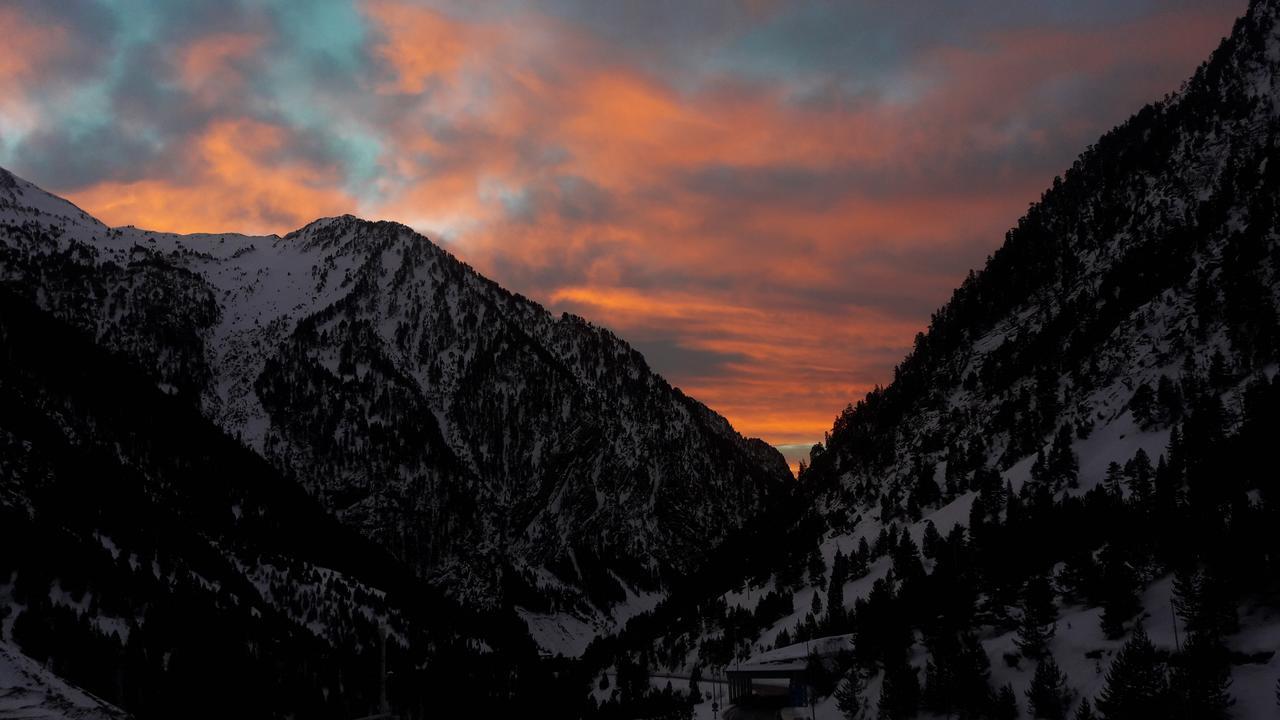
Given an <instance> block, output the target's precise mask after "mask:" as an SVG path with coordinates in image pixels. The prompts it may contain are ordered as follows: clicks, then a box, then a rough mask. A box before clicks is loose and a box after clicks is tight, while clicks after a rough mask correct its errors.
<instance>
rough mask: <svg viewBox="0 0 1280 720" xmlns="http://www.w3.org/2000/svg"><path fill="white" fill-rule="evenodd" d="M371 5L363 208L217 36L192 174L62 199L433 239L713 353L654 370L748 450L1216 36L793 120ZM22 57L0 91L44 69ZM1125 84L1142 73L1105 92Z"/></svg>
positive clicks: (360, 123)
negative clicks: (389, 228) (333, 221)
mask: <svg viewBox="0 0 1280 720" xmlns="http://www.w3.org/2000/svg"><path fill="white" fill-rule="evenodd" d="M361 8H362V9H363V11H364V12H365V14H366V15H367V17H368V18H369V20H370V23H371V24H372V26H373V27H374V28H375V32H374V33H373V34H372V36H371V37H372V40H371V43H372V44H371V45H370V46H369V47H368V48H367V50H368V52H369V53H370V54H371V56H372V57H374V58H376V59H377V60H378V61H379V62H378V66H377V68H376V69H375V70H374V71H372V72H371V74H369V75H365V76H359V77H358V78H356V80H357V81H356V82H352V83H349V86H350V87H354V88H358V89H359V91H358V92H359V94H358V95H353V96H350V97H347V96H341V95H334V96H333V97H328V96H326V98H325V101H324V103H318V105H317V107H316V108H310V109H312V110H316V109H319V111H320V112H318V113H316V114H318V115H321V116H323V117H326V118H330V119H331V120H332V121H333V122H334V124H335V125H337V126H341V127H342V128H344V129H345V128H346V127H348V123H350V125H352V126H355V127H359V128H367V129H370V130H371V131H373V132H375V133H376V136H377V140H378V142H379V147H380V149H381V153H382V154H381V156H380V157H378V158H377V164H378V172H379V177H378V178H377V180H376V186H375V187H376V192H367V193H365V194H363V195H361V196H360V197H353V196H351V195H350V194H349V193H348V192H347V191H345V190H343V189H341V188H344V187H346V186H347V182H346V181H348V178H346V177H344V175H343V173H342V172H341V170H340V168H336V167H328V166H325V165H323V164H319V163H317V162H315V161H308V160H305V159H299V157H297V156H295V154H294V153H291V151H290V150H291V148H292V147H294V145H295V142H294V141H296V140H299V138H297V137H295V136H294V135H293V132H294V131H293V130H290V129H289V128H288V127H287V126H286V125H285V124H284V121H282V120H278V119H276V120H270V121H269V120H265V119H262V118H259V119H250V118H249V117H247V115H248V112H247V111H246V110H245V109H244V106H241V105H238V104H236V103H234V102H232V100H234V98H235V96H236V95H237V94H238V93H241V92H249V91H250V89H249V88H247V87H246V85H245V83H244V82H243V80H244V77H245V75H244V73H245V72H246V71H247V70H248V68H250V67H251V63H253V62H256V61H257V60H258V59H259V56H260V54H261V53H262V52H263V48H265V47H272V48H273V49H274V48H275V46H276V43H277V40H278V39H275V38H272V37H270V36H268V35H263V34H260V33H232V34H213V35H208V36H206V37H204V38H201V39H199V40H197V41H196V42H194V43H191V44H189V45H187V46H186V47H185V48H184V49H183V50H182V51H181V52H180V53H179V55H178V56H177V57H176V58H175V70H176V75H175V76H176V78H177V79H178V81H179V82H180V84H181V85H182V87H183V88H184V89H186V90H187V91H188V92H190V93H191V95H192V97H193V98H194V101H195V102H197V103H200V104H202V105H203V106H205V107H208V108H219V107H223V106H229V108H230V109H228V110H227V111H226V112H224V113H223V114H222V115H221V116H220V118H219V119H218V120H217V121H216V122H212V123H210V124H208V125H207V126H206V127H204V129H203V130H201V131H200V132H199V134H198V135H197V136H195V137H194V138H192V140H191V141H190V142H189V143H188V144H187V145H186V146H183V147H182V148H180V150H181V152H179V153H178V157H177V158H176V167H178V168H180V170H178V171H174V172H172V173H171V174H170V176H169V178H168V179H165V178H164V177H160V176H155V177H148V178H147V179H144V180H140V181H137V182H107V183H101V184H97V185H93V186H91V187H88V188H84V189H82V190H79V191H74V192H72V193H70V196H71V197H72V199H73V200H75V201H76V202H78V203H79V204H81V205H82V206H83V207H85V208H86V209H87V210H89V211H91V212H93V213H95V214H97V215H98V216H99V217H101V218H102V219H103V220H104V221H106V222H108V223H112V224H124V223H131V224H137V225H142V226H150V227H155V228H157V229H165V230H178V231H186V230H201V231H210V230H221V229H229V230H241V231H252V232H283V231H287V230H290V229H293V228H295V227H297V226H299V225H301V224H303V223H305V222H307V221H309V220H311V219H313V218H314V217H317V216H321V215H333V214H336V213H340V212H344V211H348V210H358V211H359V212H360V213H361V214H363V215H365V216H368V217H386V218H389V219H396V220H400V221H403V222H406V223H408V224H411V225H413V226H415V227H418V228H420V229H423V230H427V231H433V230H438V231H442V232H444V233H445V234H446V238H445V239H446V240H448V241H449V242H450V248H451V249H453V250H455V251H456V252H458V253H459V254H461V255H462V256H463V259H464V260H466V261H468V262H470V263H472V264H473V265H475V266H476V267H478V268H479V269H480V270H481V271H482V272H485V273H486V274H488V275H490V276H492V277H494V278H495V279H496V280H498V281H499V282H502V283H503V284H504V285H507V286H508V287H511V288H512V289H514V290H518V291H521V292H523V293H525V294H528V295H530V296H532V297H534V298H537V299H540V300H542V301H543V302H545V303H546V304H547V305H549V306H550V307H551V309H552V310H554V311H559V310H567V311H572V312H578V313H580V314H583V315H585V316H586V317H588V318H589V319H592V320H594V321H597V322H600V323H602V324H605V325H608V326H609V327H611V328H613V329H615V330H616V331H618V332H619V334H620V335H622V336H623V337H626V338H630V339H633V340H635V341H636V343H637V344H639V345H641V346H642V347H644V346H645V344H646V343H649V344H651V345H652V346H654V347H663V348H675V350H673V352H674V353H677V354H678V353H681V352H683V353H690V354H693V355H696V356H697V357H698V358H699V359H702V360H705V363H706V365H705V367H702V368H700V369H697V370H693V369H690V368H691V367H692V366H691V365H681V364H680V363H679V362H676V361H672V364H671V365H669V366H659V367H658V369H659V370H664V371H666V372H667V374H668V375H669V377H670V379H671V380H672V382H673V383H674V384H677V385H679V386H681V387H682V388H684V389H685V390H686V391H687V392H689V393H690V394H691V395H693V396H695V397H697V398H699V399H700V400H702V401H704V402H706V403H707V404H708V405H710V406H711V407H713V408H715V409H716V410H718V411H721V412H722V413H724V414H725V415H726V416H728V417H729V419H730V420H731V421H733V422H734V424H735V426H736V427H738V428H739V429H740V430H742V431H743V432H746V433H748V434H754V435H759V436H762V437H764V438H765V439H766V440H768V441H770V442H774V443H778V444H797V445H804V444H808V443H811V442H813V441H815V440H817V439H819V438H821V436H822V433H823V432H824V431H825V430H826V429H829V428H830V425H831V421H832V419H833V418H834V417H835V415H836V413H837V412H838V411H839V410H840V408H842V407H843V406H844V405H845V404H846V403H848V402H850V401H852V400H856V399H857V398H858V397H859V396H860V395H861V394H862V393H864V392H865V391H866V390H868V389H869V388H871V387H872V386H873V385H875V384H876V383H877V382H885V381H887V380H888V378H889V377H890V376H891V368H892V365H893V363H894V362H896V361H897V360H898V359H900V358H901V356H902V355H903V353H904V352H905V351H906V350H907V349H908V348H909V346H910V343H911V340H912V337H913V335H914V334H915V332H916V331H917V330H919V329H921V328H922V327H923V326H924V324H925V323H926V322H927V319H928V315H929V311H930V310H931V309H933V308H934V307H936V306H937V305H938V304H939V303H941V302H942V301H944V300H945V299H946V297H947V295H948V294H949V292H950V290H951V288H952V287H954V286H955V285H956V284H957V283H958V282H959V281H960V280H961V279H962V278H963V276H964V273H965V271H966V270H967V269H968V268H969V267H973V266H976V265H978V264H980V263H981V261H982V258H983V256H984V255H985V254H986V253H987V252H989V251H990V250H991V249H993V248H994V247H995V246H996V245H997V244H998V243H999V241H1000V239H1001V237H1002V236H1003V232H1004V230H1005V229H1006V228H1007V227H1009V226H1010V225H1012V224H1013V223H1014V222H1015V221H1016V219H1017V216H1018V215H1019V214H1020V213H1021V212H1022V211H1023V210H1025V208H1026V205H1027V203H1028V202H1030V201H1031V200H1033V199H1035V198H1036V197H1037V196H1038V195H1039V192H1040V191H1041V190H1042V189H1043V188H1044V187H1045V186H1046V185H1047V183H1048V182H1049V181H1050V180H1051V177H1052V174H1053V173H1054V172H1057V171H1059V170H1060V169H1061V168H1064V167H1066V166H1067V165H1068V164H1069V163H1070V161H1071V159H1072V156H1073V154H1074V153H1075V152H1076V151H1078V150H1079V149H1081V148H1082V147H1083V145H1084V144H1086V143H1088V142H1091V141H1092V140H1093V139H1094V138H1096V136H1097V134H1098V133H1100V132H1102V131H1105V130H1106V129H1107V127H1108V126H1109V125H1111V124H1112V123H1114V122H1116V121H1119V120H1121V119H1123V116H1124V114H1125V113H1128V112H1131V111H1132V110H1134V109H1136V107H1137V104H1138V103H1141V102H1143V101H1145V100H1148V99H1154V98H1155V97H1157V96H1158V95H1160V94H1161V93H1162V92H1164V91H1165V90H1167V89H1172V88H1174V87H1176V85H1177V83H1178V81H1180V80H1181V79H1182V77H1184V76H1185V75H1186V74H1188V73H1189V72H1190V71H1191V70H1192V69H1193V68H1194V66H1195V64H1196V62H1198V61H1199V60H1200V59H1201V58H1202V57H1203V56H1204V55H1205V54H1207V52H1208V51H1209V50H1210V49H1211V46H1212V43H1213V41H1214V40H1215V38H1214V37H1213V35H1212V33H1209V32H1206V31H1205V30H1204V28H1205V27H1218V28H1222V29H1224V30H1225V28H1226V27H1227V23H1228V22H1229V17H1228V12H1227V11H1225V10H1218V9H1212V10H1185V11H1182V10H1178V11H1167V12H1165V11H1161V12H1156V13H1155V14H1154V15H1149V16H1147V17H1143V18H1140V19H1137V20H1133V21H1131V22H1127V23H1119V24H1113V25H1108V26H1101V25H1099V26H1094V27H1088V26H1079V27H1067V28H1061V29H1056V30H1046V29H1045V28H1037V29H1020V30H1015V31H1004V32H999V33H991V34H989V35H988V36H985V37H980V38H976V42H973V43H968V44H965V45H945V46H939V47H938V48H937V49H935V50H932V51H929V52H927V53H925V54H924V55H923V56H921V57H917V58H915V59H914V60H913V62H912V64H911V65H910V66H909V67H907V68H906V69H904V70H903V71H902V73H903V86H904V87H905V88H908V89H909V91H910V92H906V91H904V92H903V95H902V97H896V96H895V97H894V98H891V99H885V98H879V97H873V96H874V93H870V95H869V99H864V98H861V97H859V98H854V99H845V98H842V97H834V94H835V93H837V92H838V91H837V90H832V91H831V94H832V95H833V97H822V98H819V100H820V101H818V102H803V101H799V100H796V99H795V98H794V97H793V96H792V95H791V94H790V93H791V91H792V90H794V88H790V87H788V86H787V85H786V83H785V82H765V81H758V82H752V81H748V80H746V79H744V78H736V77H733V76H732V75H731V70H726V71H725V74H724V75H723V76H712V75H709V74H707V73H709V72H710V71H706V72H704V73H703V74H701V75H699V76H698V77H697V78H696V82H684V81H685V80H687V78H684V77H680V78H672V77H664V76H663V75H662V74H661V73H660V72H659V71H656V70H654V69H653V67H651V66H650V65H648V64H646V63H644V62H639V63H636V62H632V60H633V59H634V58H633V57H632V56H629V55H627V54H626V53H623V52H619V49H618V48H617V47H614V46H612V45H611V44H610V43H609V42H608V41H606V40H605V39H602V38H600V37H596V36H595V35H593V34H592V32H591V31H589V30H588V29H587V28H586V26H582V25H574V24H571V23H569V22H567V21H563V20H556V19H553V18H549V17H547V16H540V15H536V14H534V13H532V12H531V11H530V12H522V13H521V14H520V15H519V16H518V17H508V18H503V19H492V18H488V19H484V20H472V19H469V18H468V17H466V16H464V15H458V16H451V15H447V14H443V13H440V12H437V11H435V10H431V9H427V8H424V7H422V6H420V5H418V4H416V3H410V2H398V1H396V0H366V1H365V2H364V3H363V4H362V5H361ZM6 12H7V15H13V12H12V11H6V10H5V9H4V8H0V23H3V22H5V21H6V19H7V15H6ZM50 32H53V31H52V30H51V31H50ZM22 42H25V41H22ZM44 42H47V43H49V44H50V45H51V46H54V47H56V46H57V44H58V42H60V41H59V40H58V38H56V37H51V38H49V39H47V40H45V41H44ZM12 47H13V45H12V44H11V45H10V47H9V48H5V49H0V71H4V70H6V69H11V71H12V72H11V73H6V72H0V87H4V85H3V83H4V82H6V80H5V77H6V76H12V77H27V78H30V77H33V73H35V72H36V71H35V70H34V69H33V68H34V67H35V66H34V65H32V64H31V63H35V62H38V61H37V60H29V59H27V58H26V57H25V56H22V54H21V53H18V54H16V55H15V54H14V52H13V51H12ZM38 51H39V48H34V47H33V52H37V54H33V55H32V56H31V57H32V58H38V57H39V55H38ZM6 63H7V64H6ZM656 64H657V65H660V63H656ZM1123 68H1138V69H1140V70H1141V72H1135V73H1134V74H1133V76H1132V77H1130V76H1128V75H1126V76H1125V77H1124V78H1121V79H1116V78H1115V77H1113V74H1114V73H1115V72H1116V71H1117V69H1123ZM1081 78H1083V79H1084V80H1087V81H1088V82H1091V83H1093V87H1095V89H1101V90H1102V91H1106V92H1107V93H1112V94H1113V95H1114V96H1111V95H1108V96H1107V97H1106V98H1104V99H1105V100H1107V104H1106V106H1105V107H1102V108H1101V109H1099V108H1098V107H1096V105H1097V103H1098V102H1101V101H1095V98H1094V97H1093V96H1086V95H1083V94H1081V93H1080V92H1078V91H1076V90H1074V89H1073V88H1075V87H1076V85H1073V83H1078V82H1083V81H1082V80H1081ZM1086 104H1087V105H1088V106H1086ZM1110 113H1114V115H1115V116H1114V117H1113V116H1112V115H1111V114H1110ZM339 120H341V122H338V121H339ZM297 155H301V153H298V154H297Z"/></svg>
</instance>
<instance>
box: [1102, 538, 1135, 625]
mask: <svg viewBox="0 0 1280 720" xmlns="http://www.w3.org/2000/svg"><path fill="white" fill-rule="evenodd" d="M1101 565H1102V578H1101V588H1100V590H1101V593H1102V631H1103V632H1104V633H1106V636H1107V637H1108V638H1111V639H1115V638H1119V637H1122V636H1123V635H1124V623H1125V622H1126V621H1127V620H1129V619H1130V618H1132V617H1133V616H1134V615H1137V614H1138V612H1139V611H1140V610H1141V609H1142V606H1141V604H1139V602H1138V577H1137V574H1136V573H1135V572H1134V570H1133V566H1132V564H1131V563H1130V562H1129V558H1128V557H1127V556H1126V554H1125V553H1124V552H1123V551H1122V550H1121V549H1120V548H1119V547H1117V546H1116V545H1114V544H1111V545H1107V546H1106V547H1105V548H1103V550H1102V557H1101Z"/></svg>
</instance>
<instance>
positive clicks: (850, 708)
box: [836, 670, 867, 720]
mask: <svg viewBox="0 0 1280 720" xmlns="http://www.w3.org/2000/svg"><path fill="white" fill-rule="evenodd" d="M866 689H867V684H866V682H865V681H863V679H862V676H861V675H859V674H858V671H857V670H851V671H849V674H847V675H845V677H844V679H843V680H841V681H840V684H839V685H837V686H836V707H837V708H839V710H840V714H841V715H843V716H844V717H845V720H863V718H865V717H866V712H867V699H866V698H865V697H864V696H863V693H864V692H866Z"/></svg>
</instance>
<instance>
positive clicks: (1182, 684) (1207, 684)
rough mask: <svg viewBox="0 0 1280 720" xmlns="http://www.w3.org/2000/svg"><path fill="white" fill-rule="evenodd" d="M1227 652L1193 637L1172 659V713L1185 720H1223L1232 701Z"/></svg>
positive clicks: (1214, 641)
mask: <svg viewBox="0 0 1280 720" xmlns="http://www.w3.org/2000/svg"><path fill="white" fill-rule="evenodd" d="M1230 687H1231V665H1230V661H1229V656H1228V653H1227V649H1226V648H1225V647H1223V646H1222V644H1221V643H1220V642H1219V641H1218V640H1217V639H1216V638H1213V637H1210V636H1207V635H1201V634H1192V635H1190V636H1189V637H1188V638H1187V645H1186V648H1185V649H1184V650H1183V651H1182V653H1180V654H1179V655H1178V656H1177V657H1175V658H1174V662H1173V663H1172V667H1171V669H1170V683H1169V689H1170V692H1171V695H1172V699H1173V704H1172V709H1173V710H1174V711H1175V712H1176V713H1177V717H1179V718H1186V720H1193V719H1194V720H1225V718H1228V717H1230V716H1231V712H1230V709H1231V706H1232V705H1234V704H1235V700H1234V699H1233V698H1232V697H1231V693H1230V691H1229V689H1230Z"/></svg>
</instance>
